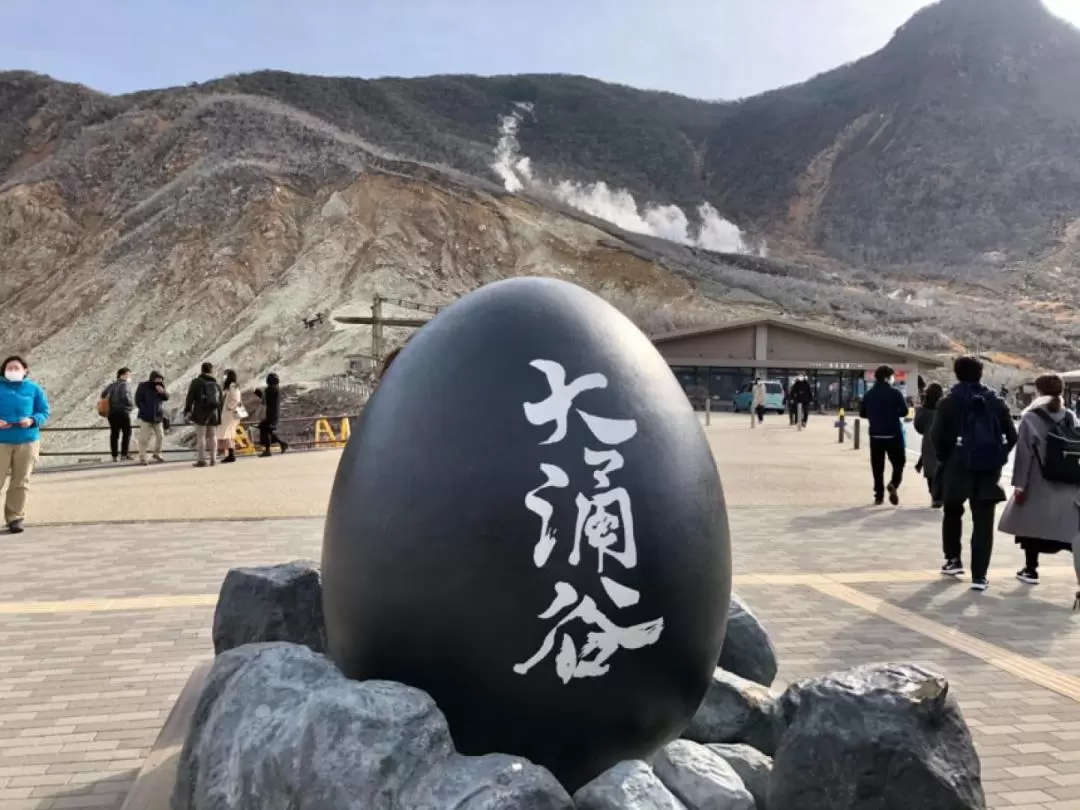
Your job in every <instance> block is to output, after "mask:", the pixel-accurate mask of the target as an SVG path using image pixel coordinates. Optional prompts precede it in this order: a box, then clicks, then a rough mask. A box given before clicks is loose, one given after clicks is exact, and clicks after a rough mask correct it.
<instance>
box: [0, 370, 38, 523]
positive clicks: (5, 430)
mask: <svg viewBox="0 0 1080 810" xmlns="http://www.w3.org/2000/svg"><path fill="white" fill-rule="evenodd" d="M3 370H4V376H3V378H0V485H3V483H4V480H5V479H7V482H8V487H7V498H6V499H5V500H4V523H5V524H7V527H8V531H10V532H11V533H12V534H19V533H20V532H22V530H23V521H24V520H25V519H26V493H27V492H29V491H30V476H31V475H32V474H33V472H34V464H35V463H36V462H37V457H38V445H39V440H40V433H39V431H40V429H41V427H42V425H44V424H45V421H46V420H47V419H48V418H49V403H48V400H46V399H45V392H44V391H42V390H41V386H39V385H38V384H37V383H36V382H34V381H33V380H29V379H27V372H28V371H29V367H28V366H27V365H26V361H25V360H23V359H22V358H21V357H9V358H8V359H7V360H5V361H4V365H3Z"/></svg>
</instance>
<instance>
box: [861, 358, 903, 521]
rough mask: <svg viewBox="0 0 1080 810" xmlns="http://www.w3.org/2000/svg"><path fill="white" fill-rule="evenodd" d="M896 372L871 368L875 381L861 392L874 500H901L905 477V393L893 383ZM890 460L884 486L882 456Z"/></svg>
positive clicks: (876, 503)
mask: <svg viewBox="0 0 1080 810" xmlns="http://www.w3.org/2000/svg"><path fill="white" fill-rule="evenodd" d="M895 374H896V372H895V371H893V370H892V368H890V367H889V366H878V368H877V369H876V370H875V371H874V384H873V385H872V386H871V387H870V390H869V391H867V392H866V394H865V395H864V396H863V399H862V403H861V404H860V406H859V416H860V417H861V418H863V419H865V420H867V422H869V429H868V430H867V433H868V434H869V436H870V472H871V474H872V475H873V477H874V504H875V505H877V506H880V505H881V504H883V503H884V502H885V493H886V492H888V493H889V503H891V504H892V505H893V506H896V505H897V504H899V503H900V484H901V483H903V480H904V466H905V464H907V450H906V449H905V447H904V421H903V420H904V417H905V416H907V412H908V406H907V402H905V401H904V395H903V394H901V393H900V392H899V391H897V390H896V388H894V387H893V384H892V380H893V377H894V376H895ZM886 458H887V459H888V460H889V466H890V467H891V468H892V475H891V477H890V478H889V485H888V486H885V459H886Z"/></svg>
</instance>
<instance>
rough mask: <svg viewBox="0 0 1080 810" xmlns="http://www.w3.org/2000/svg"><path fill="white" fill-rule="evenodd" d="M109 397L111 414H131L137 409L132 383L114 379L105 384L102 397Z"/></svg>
mask: <svg viewBox="0 0 1080 810" xmlns="http://www.w3.org/2000/svg"><path fill="white" fill-rule="evenodd" d="M106 397H108V399H109V414H110V415H111V414H125V415H126V414H129V413H131V412H132V411H133V410H135V398H134V397H133V396H132V395H131V383H129V382H128V381H127V380H114V381H113V382H111V383H109V384H108V385H106V386H105V390H104V391H102V392H101V398H102V399H105V398H106Z"/></svg>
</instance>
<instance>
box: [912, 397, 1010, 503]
mask: <svg viewBox="0 0 1080 810" xmlns="http://www.w3.org/2000/svg"><path fill="white" fill-rule="evenodd" d="M976 393H980V394H982V395H983V396H984V397H986V398H987V399H988V400H989V407H991V408H994V409H996V411H997V417H998V422H1000V424H1001V430H1002V434H1003V435H1002V439H1003V446H1004V450H1005V451H1006V453H1004V454H1003V455H1007V453H1008V452H1011V451H1012V449H1013V448H1014V447H1015V446H1016V426H1015V425H1014V424H1013V420H1012V414H1010V413H1009V406H1008V405H1006V404H1005V402H1004V400H1002V399H1000V398H999V397H998V395H997V394H995V393H994V392H993V391H992V390H990V389H989V388H987V387H986V386H985V385H982V384H981V383H959V384H957V385H955V386H953V389H952V390H951V391H950V392H949V393H948V395H947V396H945V397H944V398H943V399H941V401H939V402H938V406H937V417H936V418H935V419H934V425H933V427H931V428H930V441H931V443H932V444H933V446H934V453H935V454H936V455H937V459H938V465H939V467H938V470H939V476H938V479H937V480H936V481H935V483H934V490H935V495H936V496H938V497H939V498H940V499H941V500H943V501H946V502H949V503H955V502H962V501H967V500H975V501H991V502H993V503H1001V502H1002V501H1003V500H1005V490H1004V489H1002V488H1001V469H1000V468H999V469H997V470H995V471H992V472H972V471H970V470H968V469H967V467H966V466H965V464H964V459H963V454H961V453H958V452H956V442H957V440H958V439H959V438H960V435H961V432H962V430H963V419H964V412H965V410H966V409H967V407H968V403H969V402H970V400H971V398H972V396H973V395H975V394H976ZM1002 466H1004V463H1003V465H1002Z"/></svg>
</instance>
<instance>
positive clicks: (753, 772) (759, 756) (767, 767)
mask: <svg viewBox="0 0 1080 810" xmlns="http://www.w3.org/2000/svg"><path fill="white" fill-rule="evenodd" d="M707 748H708V749H709V750H710V751H712V752H713V753H714V754H719V755H720V756H721V757H723V758H724V761H725V762H727V764H728V765H730V766H731V767H732V768H733V769H734V770H735V773H737V774H738V775H739V778H740V779H742V781H743V784H744V785H746V789H747V790H749V791H750V795H751V796H753V797H754V803H755V804H756V805H757V810H768V807H769V801H768V799H769V775H770V774H771V773H772V768H773V762H772V757H767V756H765V754H763V753H761V752H760V751H758V750H757V749H756V748H751V747H750V746H749V745H744V744H743V743H730V744H716V745H709V746H707Z"/></svg>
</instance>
